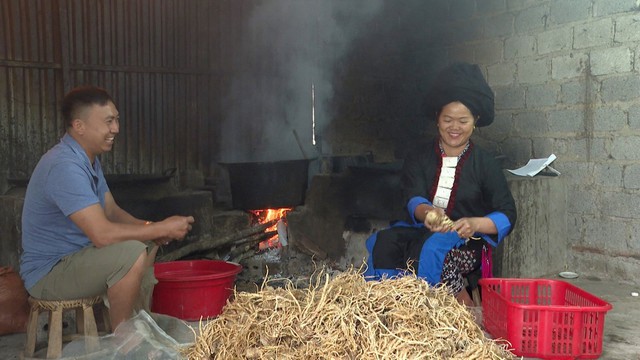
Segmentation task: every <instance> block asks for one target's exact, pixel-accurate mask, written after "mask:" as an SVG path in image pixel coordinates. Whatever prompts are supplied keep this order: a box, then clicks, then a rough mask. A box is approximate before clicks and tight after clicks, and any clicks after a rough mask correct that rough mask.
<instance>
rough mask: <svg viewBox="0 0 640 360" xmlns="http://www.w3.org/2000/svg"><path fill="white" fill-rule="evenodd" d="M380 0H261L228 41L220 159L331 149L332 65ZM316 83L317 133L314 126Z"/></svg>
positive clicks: (299, 156) (288, 157)
mask: <svg viewBox="0 0 640 360" xmlns="http://www.w3.org/2000/svg"><path fill="white" fill-rule="evenodd" d="M382 3H383V0H357V1H356V0H349V1H344V0H267V1H263V2H259V3H258V4H259V5H257V6H255V7H254V8H253V9H252V12H251V14H250V16H249V18H248V19H246V22H245V24H244V25H243V27H242V36H241V37H240V41H239V43H237V44H233V45H232V47H233V49H232V50H233V53H232V54H229V56H233V58H232V59H231V60H232V62H233V64H234V65H233V68H232V69H231V71H230V74H229V75H228V76H229V82H230V83H229V88H228V93H227V94H226V97H225V99H224V100H223V112H222V125H221V139H220V152H219V153H220V158H221V161H222V162H246V161H276V160H292V159H302V158H314V157H317V156H318V155H319V154H320V153H321V152H322V153H327V151H329V146H328V144H326V143H324V142H323V141H322V133H323V128H324V127H325V126H326V125H327V124H328V123H329V121H330V120H331V119H329V114H331V111H330V109H328V108H327V106H328V104H329V102H330V101H329V100H330V99H331V97H332V95H333V91H334V89H333V84H332V79H333V73H334V70H335V68H336V66H339V63H340V60H341V59H342V57H343V56H344V54H345V53H346V52H347V51H348V50H349V47H350V45H351V44H352V42H353V41H354V40H355V39H357V38H358V37H359V36H360V34H361V33H362V32H363V31H365V30H366V26H367V23H368V21H369V20H370V19H372V18H373V17H374V16H375V15H377V13H378V11H380V10H381V8H382ZM312 85H313V86H314V89H315V122H316V125H315V126H316V128H315V141H316V144H315V145H314V144H313V140H314V132H313V128H312Z"/></svg>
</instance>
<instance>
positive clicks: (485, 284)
mask: <svg viewBox="0 0 640 360" xmlns="http://www.w3.org/2000/svg"><path fill="white" fill-rule="evenodd" d="M479 283H480V286H481V287H482V312H483V316H482V317H483V321H482V322H483V325H484V327H485V329H486V330H487V332H488V333H489V334H491V335H492V336H493V337H494V338H496V339H498V338H502V339H505V340H507V341H509V342H510V343H511V346H512V348H513V350H512V352H513V353H514V354H515V355H518V356H524V357H537V358H543V359H596V358H598V357H599V356H600V354H602V337H603V328H604V317H605V315H606V313H607V311H609V310H611V308H612V306H611V304H609V303H608V302H606V301H604V300H602V299H600V298H598V297H597V296H595V295H592V294H590V293H588V292H586V291H584V290H582V289H580V288H579V287H576V286H574V285H571V284H569V283H567V282H565V281H559V280H546V279H500V278H488V279H480V282H479Z"/></svg>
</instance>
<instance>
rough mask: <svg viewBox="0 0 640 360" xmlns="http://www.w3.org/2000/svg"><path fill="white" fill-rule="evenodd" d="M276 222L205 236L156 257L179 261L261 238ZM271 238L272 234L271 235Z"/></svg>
mask: <svg viewBox="0 0 640 360" xmlns="http://www.w3.org/2000/svg"><path fill="white" fill-rule="evenodd" d="M276 222H277V220H273V221H269V222H266V223H264V224H259V225H256V226H252V227H250V228H247V229H244V230H242V231H238V232H237V233H234V234H230V235H227V236H223V237H219V238H213V237H211V236H209V235H205V236H203V237H201V238H200V240H198V241H196V242H193V243H191V244H188V245H185V246H183V247H181V248H178V249H176V250H174V251H172V252H170V253H167V254H164V255H162V256H158V257H157V261H158V262H164V261H174V260H178V259H181V258H183V257H185V256H187V255H190V254H193V253H195V252H198V251H204V250H212V249H216V248H219V247H221V246H224V245H228V244H230V243H233V242H235V241H241V240H243V239H245V238H251V237H253V236H260V238H262V237H263V236H264V234H265V232H264V231H265V229H267V228H268V227H270V226H273V225H274V224H275V223H276ZM271 236H273V234H271Z"/></svg>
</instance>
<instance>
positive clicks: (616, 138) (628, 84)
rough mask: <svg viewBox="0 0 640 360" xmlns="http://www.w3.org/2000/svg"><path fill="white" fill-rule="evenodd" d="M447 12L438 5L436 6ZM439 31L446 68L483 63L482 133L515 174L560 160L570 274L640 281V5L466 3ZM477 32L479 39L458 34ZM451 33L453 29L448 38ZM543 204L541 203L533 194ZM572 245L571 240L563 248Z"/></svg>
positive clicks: (519, 0) (542, 0)
mask: <svg viewBox="0 0 640 360" xmlns="http://www.w3.org/2000/svg"><path fill="white" fill-rule="evenodd" d="M434 2H436V3H439V4H440V5H441V1H434ZM447 3H448V5H449V6H448V8H447V11H448V13H447V14H442V16H441V17H440V19H441V20H440V22H439V23H437V24H432V26H433V27H437V28H440V29H439V30H436V31H438V32H439V33H441V34H445V36H443V37H442V41H441V42H438V43H434V44H430V46H432V47H433V49H438V51H440V53H442V51H443V50H444V54H445V55H444V56H446V57H447V58H448V61H456V60H465V61H472V62H476V63H478V64H480V66H481V68H482V69H483V71H484V72H485V75H486V76H487V79H488V81H489V83H490V85H491V86H492V88H493V89H494V91H495V93H496V107H497V109H496V110H497V111H496V115H497V116H496V121H495V123H494V124H493V125H492V126H490V127H488V128H482V129H478V131H477V133H476V134H475V135H474V136H476V138H477V139H479V140H481V141H490V142H492V143H494V144H495V146H496V148H498V149H499V151H500V152H501V153H502V154H505V155H507V157H508V159H509V160H508V165H509V166H520V165H523V164H525V163H526V161H527V160H528V159H529V158H536V157H546V156H548V155H549V154H551V153H554V154H556V155H557V156H558V159H557V160H556V162H555V164H554V165H555V167H556V168H557V169H558V170H559V171H561V172H562V177H563V178H565V179H566V182H567V199H568V205H567V210H566V212H567V214H566V215H567V216H566V218H567V233H568V240H569V241H568V244H569V245H568V251H569V258H570V259H569V261H570V263H569V266H571V267H572V268H573V269H575V270H576V271H579V272H584V273H594V274H595V275H599V276H611V277H615V278H620V279H629V280H636V279H637V278H638V275H640V235H639V233H640V211H638V210H639V208H640V206H639V205H638V204H640V180H639V179H640V151H638V148H639V146H640V5H638V2H637V1H635V0H616V1H611V0H570V1H568V0H535V1H533V0H491V1H487V0H475V1H472V0H465V1H463V0H460V1H448V2H447ZM469 27H472V28H473V29H474V30H473V33H469V32H467V31H461V32H457V30H458V29H460V28H469ZM447 29H448V30H447ZM530 196H536V194H530ZM558 241H563V239H558Z"/></svg>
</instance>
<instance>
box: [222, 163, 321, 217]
mask: <svg viewBox="0 0 640 360" xmlns="http://www.w3.org/2000/svg"><path fill="white" fill-rule="evenodd" d="M222 165H223V166H225V167H226V168H227V170H228V172H229V182H230V186H231V197H232V201H233V207H234V208H236V209H242V210H262V209H278V208H284V207H294V206H297V205H302V204H304V196H305V193H306V191H307V181H308V179H307V177H308V173H309V160H284V161H273V162H244V163H226V164H222Z"/></svg>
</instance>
